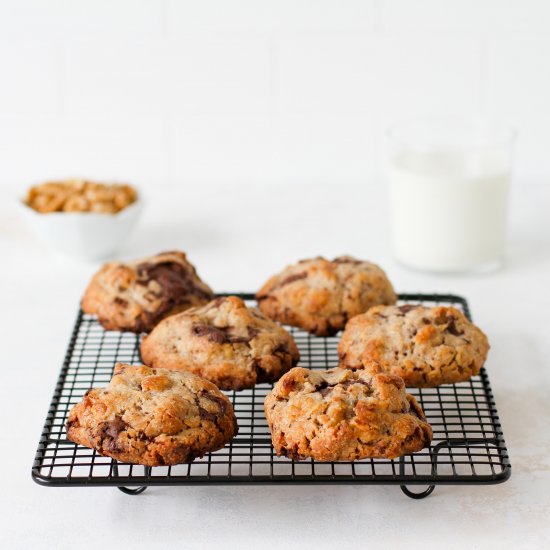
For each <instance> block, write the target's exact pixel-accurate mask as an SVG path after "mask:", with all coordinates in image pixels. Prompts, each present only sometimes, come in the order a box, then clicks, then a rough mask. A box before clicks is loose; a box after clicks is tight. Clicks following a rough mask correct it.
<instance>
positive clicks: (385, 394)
mask: <svg viewBox="0 0 550 550" xmlns="http://www.w3.org/2000/svg"><path fill="white" fill-rule="evenodd" d="M264 408H265V414H266V417H267V421H268V424H269V428H270V430H271V436H272V441H273V447H274V448H275V451H276V452H277V455H278V456H287V457H288V458H292V459H294V460H304V459H306V458H314V459H315V460H319V461H325V462H326V461H338V460H345V461H353V460H361V459H364V458H397V457H398V456H402V455H404V454H408V453H414V452H417V451H420V450H421V449H423V448H424V447H426V446H427V445H429V444H430V442H431V439H432V429H431V426H430V425H429V424H428V423H427V422H426V418H425V417H424V413H423V411H422V409H421V407H420V405H419V404H418V403H417V401H416V400H415V399H414V397H412V396H411V395H408V394H407V393H406V392H405V386H404V384H403V381H402V380H401V379H400V378H398V377H397V376H392V375H389V374H386V373H383V372H382V371H381V369H380V368H379V367H377V366H376V365H372V366H370V367H368V368H366V369H363V370H360V371H351V370H348V369H341V368H334V369H330V370H327V371H316V370H308V369H304V368H301V367H297V368H294V369H292V370H291V371H289V372H288V373H287V374H285V375H284V376H283V377H282V378H281V379H280V380H279V382H277V384H275V386H274V388H273V391H272V392H271V393H269V394H268V395H267V397H266V399H265V404H264Z"/></svg>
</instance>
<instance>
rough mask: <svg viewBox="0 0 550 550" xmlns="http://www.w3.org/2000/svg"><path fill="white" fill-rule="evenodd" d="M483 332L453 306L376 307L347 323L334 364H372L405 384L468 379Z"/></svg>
mask: <svg viewBox="0 0 550 550" xmlns="http://www.w3.org/2000/svg"><path fill="white" fill-rule="evenodd" d="M488 351H489V342H488V340H487V336H486V335H485V334H484V333H483V332H482V331H481V330H480V329H479V328H478V327H477V326H476V325H474V324H473V323H471V322H470V321H468V319H467V318H466V317H465V316H464V314H463V313H462V312H461V311H459V310H458V309H456V308H454V307H443V306H439V307H425V306H414V305H404V306H400V307H397V306H377V307H373V308H371V309H370V310H369V311H368V312H367V313H365V314H363V315H358V316H357V317H354V318H353V319H351V321H350V322H349V323H348V324H347V326H346V330H345V331H344V333H343V335H342V339H341V340H340V343H339V345H338V354H339V356H340V366H341V367H345V368H350V369H360V368H363V366H364V365H369V364H370V363H372V362H375V363H377V364H378V365H380V366H381V367H382V368H383V369H384V370H385V371H386V372H389V373H391V374H395V375H397V376H400V377H401V378H403V380H404V381H405V384H406V385H407V386H409V387H434V386H439V385H440V384H452V383H455V382H462V381H465V380H469V379H470V378H471V377H472V376H474V375H476V374H479V371H480V369H481V367H482V366H483V364H484V363H485V360H486V358H487V353H488Z"/></svg>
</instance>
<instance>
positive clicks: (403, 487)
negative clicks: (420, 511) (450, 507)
mask: <svg viewBox="0 0 550 550" xmlns="http://www.w3.org/2000/svg"><path fill="white" fill-rule="evenodd" d="M400 487H401V490H402V491H403V492H404V493H405V494H406V495H407V496H408V497H410V498H414V499H417V500H419V499H421V498H426V497H427V496H428V495H431V494H432V493H433V490H434V489H435V485H430V486H429V487H428V488H427V489H426V490H424V491H422V492H421V493H413V492H412V491H411V490H410V489H409V488H408V487H407V486H406V485H400Z"/></svg>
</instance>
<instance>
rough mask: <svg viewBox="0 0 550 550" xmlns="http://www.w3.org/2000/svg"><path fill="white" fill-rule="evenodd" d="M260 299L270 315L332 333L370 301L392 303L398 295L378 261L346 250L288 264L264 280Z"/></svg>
mask: <svg viewBox="0 0 550 550" xmlns="http://www.w3.org/2000/svg"><path fill="white" fill-rule="evenodd" d="M256 299H257V300H258V305H259V307H260V309H261V310H262V311H263V312H264V313H265V314H266V315H267V316H268V317H270V318H271V319H274V320H276V321H279V322H281V323H285V324H287V325H293V326H296V327H301V328H303V329H304V330H307V331H308V332H311V333H312V334H316V335H317V336H331V335H334V334H336V333H337V332H338V331H339V330H341V329H343V328H344V326H345V324H346V322H347V321H348V319H351V318H352V317H354V316H355V315H359V314H360V313H364V312H365V311H367V310H368V309H369V307H371V306H374V305H377V304H394V303H395V301H396V296H395V293H394V291H393V288H392V285H391V283H390V281H389V280H388V278H387V277H386V274H385V273H384V272H383V271H382V269H380V268H379V267H378V266H377V265H375V264H371V263H369V262H365V261H361V260H356V259H354V258H351V257H350V256H342V257H340V258H336V259H334V260H332V261H328V260H325V259H324V258H321V257H319V258H314V259H312V260H302V261H300V262H298V263H297V264H295V265H291V266H288V267H287V268H286V269H284V270H283V271H281V273H279V274H278V275H275V276H274V277H271V279H269V281H267V283H265V285H264V286H263V287H262V288H261V289H260V290H259V291H258V293H257V294H256Z"/></svg>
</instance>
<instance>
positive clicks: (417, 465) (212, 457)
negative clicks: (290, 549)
mask: <svg viewBox="0 0 550 550" xmlns="http://www.w3.org/2000/svg"><path fill="white" fill-rule="evenodd" d="M239 296H241V297H242V298H243V299H245V300H247V301H248V302H249V303H253V295H252V294H239ZM399 298H400V302H401V303H410V304H423V305H428V306H434V305H453V306H455V307H458V308H459V309H462V311H464V313H465V314H466V316H467V317H468V318H470V311H469V308H468V304H467V302H466V300H465V299H464V298H461V297H459V296H453V295H442V294H441V295H439V294H430V295H428V294H401V295H400V297H399ZM289 330H290V331H291V333H292V335H293V336H294V339H295V340H296V343H297V344H298V347H299V348H300V353H301V361H300V365H301V366H304V367H308V368H312V369H326V368H330V367H334V366H336V364H337V362H338V355H337V350H336V348H337V345H338V337H337V336H336V337H329V338H319V337H315V336H311V335H309V334H307V333H306V332H304V331H302V330H298V329H295V328H289ZM139 343H140V337H139V336H138V335H135V334H132V333H129V332H111V331H105V330H104V329H103V328H102V327H101V325H99V323H98V322H97V320H96V319H95V318H94V317H93V316H90V315H85V314H83V313H82V311H80V312H79V313H78V316H77V319H76V324H75V328H74V331H73V334H72V337H71V340H70V343H69V348H68V350H67V355H66V358H65V362H64V363H63V367H62V369H61V373H60V375H59V380H58V382H57V386H56V388H55V392H54V395H53V399H52V402H51V405H50V409H49V411H48V415H47V417H46V423H45V425H44V429H43V432H42V436H41V438H40V442H39V444H38V450H37V452H36V457H35V461H34V465H33V468H32V476H33V479H34V480H35V481H36V482H37V483H40V484H42V485H47V486H115V487H119V488H120V489H121V490H122V491H124V492H126V493H128V494H137V493H140V492H142V491H143V490H145V488H146V487H147V486H152V485H202V484H234V483H250V484H271V483H279V484H283V483H286V484H290V483H302V484H392V485H400V486H401V489H402V490H403V492H404V493H405V494H407V495H408V496H410V497H412V498H423V497H425V496H427V495H429V494H430V493H431V492H432V491H433V489H434V487H435V485H439V484H492V483H501V482H503V481H506V480H507V479H508V478H509V477H510V473H511V466H510V462H509V459H508V453H507V450H506V446H505V443H504V438H503V434H502V430H501V425H500V422H499V419H498V414H497V410H496V406H495V402H494V399H493V394H492V392H491V387H490V385H489V378H488V376H487V372H486V371H485V369H482V371H481V373H480V375H479V376H475V377H473V378H472V379H471V380H470V381H468V382H462V383H459V384H451V385H445V386H439V387H437V388H428V389H409V390H408V391H410V393H412V394H413V395H414V396H415V397H416V398H417V399H418V401H419V402H420V404H421V405H422V408H423V409H424V412H425V414H426V417H427V419H428V422H429V423H430V424H431V425H432V428H433V432H434V437H433V441H432V444H431V446H430V447H429V448H426V449H424V450H422V451H420V452H418V453H415V454H411V455H407V456H404V457H401V458H400V459H396V460H384V459H367V460H361V461H357V462H329V463H323V462H316V461H315V460H307V461H303V462H296V461H292V460H289V459H287V458H279V457H277V456H276V455H275V454H274V452H273V447H272V446H271V438H270V433H269V429H268V426H267V422H266V419H265V417H264V413H263V403H264V399H265V396H266V395H267V393H268V392H269V391H270V390H271V388H272V385H271V384H259V385H257V386H256V387H255V388H254V389H252V390H245V391H240V392H235V391H233V392H226V393H227V395H228V397H229V398H230V399H231V401H232V403H233V406H234V408H235V414H236V416H237V420H238V423H239V434H238V435H237V437H235V439H233V441H232V442H231V443H229V444H228V445H226V446H225V447H224V448H223V449H221V450H219V451H216V452H214V453H210V454H207V455H205V456H204V457H203V458H202V459H199V460H195V461H194V462H192V463H190V464H181V465H177V466H169V467H168V466H166V467H165V466H158V467H154V468H149V467H144V466H137V465H130V464H123V463H120V462H118V463H117V462H116V461H115V460H113V459H111V458H108V457H103V456H101V455H99V454H98V453H97V452H95V451H92V450H90V449H87V448H86V447H81V446H78V445H75V444H74V443H72V442H71V441H68V440H67V438H66V432H65V427H64V425H65V420H66V418H67V416H68V412H69V410H70V408H71V407H72V406H73V405H74V404H75V403H77V402H79V401H80V400H81V398H82V396H83V395H84V393H85V392H86V390H88V389H89V388H90V387H93V386H106V385H107V384H108V382H109V380H110V379H111V375H112V371H113V367H114V364H115V363H116V362H119V361H120V362H125V363H139V362H140V354H139ZM408 485H428V488H427V489H425V490H423V491H422V492H413V491H411V490H410V489H408V488H407V486H408ZM128 486H133V487H138V488H136V489H130V488H128Z"/></svg>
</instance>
